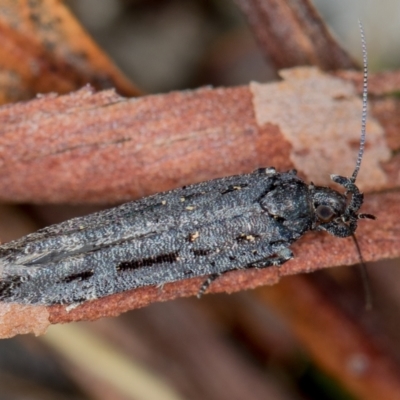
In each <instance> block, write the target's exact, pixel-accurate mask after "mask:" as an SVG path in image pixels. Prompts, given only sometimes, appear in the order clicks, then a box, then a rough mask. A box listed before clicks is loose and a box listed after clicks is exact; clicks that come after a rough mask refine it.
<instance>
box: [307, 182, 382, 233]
mask: <svg viewBox="0 0 400 400" xmlns="http://www.w3.org/2000/svg"><path fill="white" fill-rule="evenodd" d="M331 179H332V180H333V181H334V182H336V183H337V184H339V185H341V186H343V187H344V189H345V193H344V194H342V193H339V192H338V191H336V190H333V189H331V188H328V187H322V186H314V185H313V184H311V185H310V187H309V189H310V191H311V196H312V202H313V209H314V215H315V227H314V229H316V230H319V231H321V230H323V231H327V232H329V233H330V234H331V235H333V236H337V237H347V236H351V235H352V234H353V233H354V232H355V230H356V229H357V222H358V220H359V219H361V218H369V219H375V217H374V216H373V215H370V214H361V213H358V210H359V209H360V207H361V205H362V203H363V199H364V195H363V194H362V193H361V192H360V190H359V189H358V187H357V186H356V185H355V183H354V182H353V180H352V178H345V177H343V176H339V175H331Z"/></svg>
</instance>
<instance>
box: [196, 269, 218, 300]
mask: <svg viewBox="0 0 400 400" xmlns="http://www.w3.org/2000/svg"><path fill="white" fill-rule="evenodd" d="M222 274H223V272H218V273H215V274H211V275H209V277H208V278H207V280H205V281H204V282H203V284H202V285H201V286H200V289H199V291H198V293H197V298H198V299H200V297H201V296H202V295H203V294H204V293H205V292H206V290H207V289H208V287H209V286H210V285H211V283H213V282H214V281H215V280H216V279H217V278H219V277H220V276H221V275H222Z"/></svg>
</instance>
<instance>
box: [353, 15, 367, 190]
mask: <svg viewBox="0 0 400 400" xmlns="http://www.w3.org/2000/svg"><path fill="white" fill-rule="evenodd" d="M358 26H359V28H360V35H361V46H362V56H363V94H362V114H361V138H360V149H359V151H358V156H357V162H356V167H355V169H354V172H353V175H352V177H351V180H352V182H353V183H354V182H355V181H356V178H357V175H358V171H359V170H360V166H361V160H362V158H363V154H364V145H365V135H366V125H367V101H368V54H367V44H366V41H365V34H364V28H363V25H362V23H361V21H360V20H358Z"/></svg>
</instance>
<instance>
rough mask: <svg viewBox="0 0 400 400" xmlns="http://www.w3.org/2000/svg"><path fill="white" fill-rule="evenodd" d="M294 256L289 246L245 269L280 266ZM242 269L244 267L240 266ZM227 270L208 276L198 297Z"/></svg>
mask: <svg viewBox="0 0 400 400" xmlns="http://www.w3.org/2000/svg"><path fill="white" fill-rule="evenodd" d="M292 258H293V253H292V252H291V250H289V249H288V248H287V247H286V248H284V249H282V250H280V251H278V252H277V253H276V254H275V255H274V256H272V257H269V258H266V259H265V260H261V261H257V262H255V263H252V264H250V265H248V266H246V267H244V268H243V269H247V268H267V267H271V266H275V267H279V266H281V265H282V264H284V263H285V262H286V261H289V260H290V259H292ZM238 269H242V268H238ZM226 272H229V271H224V272H218V273H215V274H211V275H209V276H208V278H207V280H205V281H204V282H203V284H202V285H201V286H200V289H199V291H198V293H197V298H200V297H201V296H202V295H203V294H204V293H205V292H206V291H207V289H208V288H209V286H210V285H211V283H213V282H214V281H215V280H216V279H218V278H219V277H220V276H221V275H223V274H225V273H226Z"/></svg>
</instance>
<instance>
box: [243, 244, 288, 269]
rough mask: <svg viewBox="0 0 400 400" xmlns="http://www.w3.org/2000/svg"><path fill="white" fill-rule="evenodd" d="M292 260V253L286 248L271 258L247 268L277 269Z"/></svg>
mask: <svg viewBox="0 0 400 400" xmlns="http://www.w3.org/2000/svg"><path fill="white" fill-rule="evenodd" d="M292 258H293V253H292V252H291V250H289V249H288V248H287V247H286V248H284V249H282V250H280V251H278V252H277V253H276V254H275V255H273V256H272V257H269V258H266V259H265V260H261V261H257V262H255V263H252V264H250V265H249V267H250V268H267V267H272V266H274V267H279V266H281V265H282V264H284V263H285V262H286V261H289V260H290V259H292Z"/></svg>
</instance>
